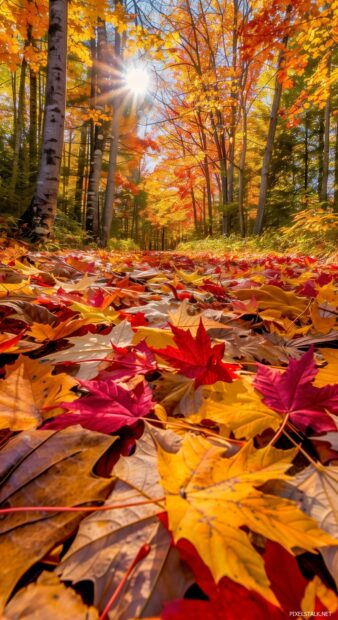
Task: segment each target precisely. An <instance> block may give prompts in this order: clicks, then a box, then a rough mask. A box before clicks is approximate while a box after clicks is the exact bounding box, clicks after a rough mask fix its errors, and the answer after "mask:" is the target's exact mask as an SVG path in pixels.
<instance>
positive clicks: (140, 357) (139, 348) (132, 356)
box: [99, 340, 157, 381]
mask: <svg viewBox="0 0 338 620" xmlns="http://www.w3.org/2000/svg"><path fill="white" fill-rule="evenodd" d="M113 350H114V357H113V360H112V362H111V364H110V365H109V367H108V368H107V369H106V370H104V371H103V372H101V373H100V375H99V378H100V379H113V380H115V381H118V380H122V379H124V380H126V379H131V378H132V377H135V376H141V375H143V376H144V375H146V374H147V373H151V372H154V371H155V370H157V364H156V360H155V357H154V355H153V353H152V351H151V350H150V349H149V347H148V345H147V344H146V342H145V341H144V340H142V341H141V342H140V343H139V344H137V345H136V346H134V347H133V348H132V349H130V348H128V347H125V348H123V347H116V346H115V345H113Z"/></svg>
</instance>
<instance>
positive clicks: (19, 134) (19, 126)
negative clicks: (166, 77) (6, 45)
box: [10, 58, 27, 201]
mask: <svg viewBox="0 0 338 620" xmlns="http://www.w3.org/2000/svg"><path fill="white" fill-rule="evenodd" d="M26 69H27V61H26V59H25V58H23V60H22V63H21V72H20V85H19V101H18V106H17V119H16V131H15V139H14V156H13V166H12V175H11V185H10V187H11V199H12V201H13V199H14V196H15V188H16V184H17V180H18V175H19V164H20V151H21V148H22V138H23V132H24V118H25V85H26Z"/></svg>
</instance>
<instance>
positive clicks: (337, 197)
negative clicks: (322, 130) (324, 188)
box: [333, 116, 338, 213]
mask: <svg viewBox="0 0 338 620" xmlns="http://www.w3.org/2000/svg"><path fill="white" fill-rule="evenodd" d="M333 208H334V211H335V213H338V116H337V121H336V149H335V158H334V203H333Z"/></svg>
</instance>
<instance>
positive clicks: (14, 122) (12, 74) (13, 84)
mask: <svg viewBox="0 0 338 620" xmlns="http://www.w3.org/2000/svg"><path fill="white" fill-rule="evenodd" d="M11 84H12V100H13V144H15V139H16V123H17V117H18V114H17V101H16V90H17V88H16V71H13V73H11Z"/></svg>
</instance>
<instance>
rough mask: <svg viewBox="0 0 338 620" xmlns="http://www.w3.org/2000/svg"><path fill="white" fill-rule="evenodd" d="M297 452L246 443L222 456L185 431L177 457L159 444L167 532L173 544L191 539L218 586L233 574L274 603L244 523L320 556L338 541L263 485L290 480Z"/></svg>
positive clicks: (274, 599) (274, 598)
mask: <svg viewBox="0 0 338 620" xmlns="http://www.w3.org/2000/svg"><path fill="white" fill-rule="evenodd" d="M294 455H295V451H294V450H291V451H283V450H277V449H275V448H272V447H270V446H267V447H266V448H263V449H260V450H255V449H254V448H253V447H252V443H250V442H249V443H248V444H247V445H246V446H245V447H243V448H242V449H241V450H240V451H239V452H238V453H237V454H235V455H234V456H231V457H230V458H228V459H226V458H224V450H223V449H221V448H218V447H215V446H213V445H212V444H211V443H210V442H209V441H207V440H205V439H203V438H201V437H196V436H193V435H189V434H187V435H186V436H185V437H184V439H183V441H182V448H181V450H180V451H179V452H178V453H177V454H174V455H173V454H170V453H168V452H166V451H165V450H163V449H162V448H161V447H159V471H160V475H161V479H162V484H163V487H164V490H165V492H166V497H167V499H166V505H167V512H168V518H169V528H170V530H171V531H172V533H173V537H174V540H175V542H177V541H178V540H180V539H181V538H185V539H187V540H189V541H190V542H191V543H192V544H193V545H194V547H195V548H196V550H197V552H198V553H199V555H200V556H201V558H202V559H203V561H204V562H205V564H206V565H207V566H208V567H209V568H210V570H211V573H212V575H213V577H214V579H215V581H216V582H218V581H219V580H220V579H221V578H222V577H224V576H227V577H229V578H230V579H232V580H233V581H235V582H237V583H240V584H241V585H243V586H245V587H246V588H248V589H250V590H254V591H255V592H258V593H259V594H261V595H262V596H263V597H264V598H266V599H267V600H268V601H269V602H270V603H273V604H278V603H277V600H276V597H275V595H274V594H273V592H272V591H271V589H270V587H269V585H270V584H269V580H268V578H267V576H266V573H265V568H264V562H263V559H262V558H261V556H260V555H259V554H258V553H257V551H256V550H255V549H254V547H253V546H252V544H251V542H250V539H249V537H248V535H247V533H246V532H245V531H243V530H242V529H240V528H242V527H243V526H246V527H248V528H250V529H251V530H252V531H254V532H256V533H258V534H261V535H262V536H265V537H267V538H269V539H270V540H274V541H276V542H279V543H280V544H281V545H283V546H284V547H285V548H286V549H288V550H289V551H290V552H292V551H293V550H294V549H295V548H297V549H299V548H302V549H304V550H307V551H311V552H313V551H315V550H316V549H317V548H318V547H322V546H324V545H329V544H334V540H333V539H332V538H331V537H330V536H329V535H328V534H327V533H326V532H323V531H322V530H320V529H319V527H318V526H317V523H316V522H315V521H314V520H313V519H311V518H310V517H308V516H307V515H305V514H304V513H302V512H301V511H300V510H299V509H298V508H297V506H296V504H295V503H294V502H292V501H289V500H287V499H284V498H281V497H277V496H273V495H268V494H265V493H263V492H262V491H260V490H258V488H259V487H260V486H261V485H262V484H263V483H264V482H267V481H268V480H272V479H279V480H287V479H288V476H287V475H286V473H285V472H286V471H287V469H288V468H289V467H290V463H291V459H292V458H293V456H294Z"/></svg>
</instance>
